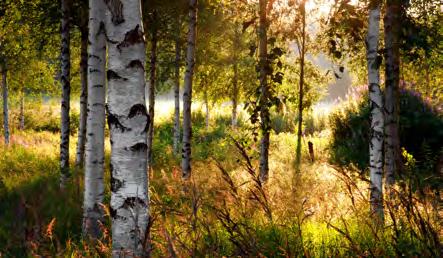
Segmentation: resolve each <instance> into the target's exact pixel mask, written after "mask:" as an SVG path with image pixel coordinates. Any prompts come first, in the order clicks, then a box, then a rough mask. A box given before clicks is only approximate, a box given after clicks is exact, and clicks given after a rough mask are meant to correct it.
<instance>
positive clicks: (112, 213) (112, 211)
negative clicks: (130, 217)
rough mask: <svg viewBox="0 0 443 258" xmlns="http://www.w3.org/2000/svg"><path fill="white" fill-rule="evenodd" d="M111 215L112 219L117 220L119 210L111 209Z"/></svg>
mask: <svg viewBox="0 0 443 258" xmlns="http://www.w3.org/2000/svg"><path fill="white" fill-rule="evenodd" d="M109 214H110V215H111V218H113V219H115V218H117V210H114V209H113V208H112V207H111V208H109Z"/></svg>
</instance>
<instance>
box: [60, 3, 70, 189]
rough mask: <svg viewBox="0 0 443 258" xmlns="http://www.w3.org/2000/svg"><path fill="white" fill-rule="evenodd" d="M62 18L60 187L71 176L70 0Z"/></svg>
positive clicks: (63, 6)
mask: <svg viewBox="0 0 443 258" xmlns="http://www.w3.org/2000/svg"><path fill="white" fill-rule="evenodd" d="M61 4H62V6H61V9H62V20H61V24H62V25H61V39H62V42H61V44H62V46H61V85H62V100H61V127H60V128H61V132H60V171H61V177H60V187H61V188H64V187H65V184H66V181H67V180H68V178H69V176H70V172H69V134H70V128H69V111H70V106H71V105H70V95H71V83H70V78H71V64H70V61H71V53H70V50H69V45H70V35H69V32H70V10H69V3H68V0H62V2H61Z"/></svg>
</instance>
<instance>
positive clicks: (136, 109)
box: [128, 104, 148, 118]
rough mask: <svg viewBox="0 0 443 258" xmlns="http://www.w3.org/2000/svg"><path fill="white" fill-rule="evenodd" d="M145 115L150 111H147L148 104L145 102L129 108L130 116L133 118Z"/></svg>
mask: <svg viewBox="0 0 443 258" xmlns="http://www.w3.org/2000/svg"><path fill="white" fill-rule="evenodd" d="M138 115H143V116H147V115H148V113H147V112H146V106H145V105H143V104H135V105H134V106H132V107H131V109H130V110H129V115H128V118H133V117H134V116H138Z"/></svg>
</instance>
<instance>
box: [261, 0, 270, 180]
mask: <svg viewBox="0 0 443 258" xmlns="http://www.w3.org/2000/svg"><path fill="white" fill-rule="evenodd" d="M267 2H268V1H267V0H260V1H259V6H260V26H259V32H258V34H259V58H260V91H261V95H260V118H261V133H262V138H261V142H260V180H261V181H262V182H266V181H267V180H268V177H269V175H268V174H269V161H268V159H269V136H270V118H269V108H268V94H269V92H268V91H269V89H268V39H267V17H266V15H267V14H266V8H267Z"/></svg>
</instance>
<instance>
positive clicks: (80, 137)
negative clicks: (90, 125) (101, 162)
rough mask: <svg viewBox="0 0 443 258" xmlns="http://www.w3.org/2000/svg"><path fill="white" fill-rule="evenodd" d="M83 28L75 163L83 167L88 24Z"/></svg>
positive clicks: (86, 98) (86, 99) (86, 100)
mask: <svg viewBox="0 0 443 258" xmlns="http://www.w3.org/2000/svg"><path fill="white" fill-rule="evenodd" d="M80 30H81V47H80V81H81V94H80V121H79V127H78V137H77V155H76V158H75V165H76V166H78V167H82V166H83V164H84V158H85V142H86V119H87V104H88V103H87V102H88V78H87V73H88V26H87V25H85V26H84V27H82V28H80Z"/></svg>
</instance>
